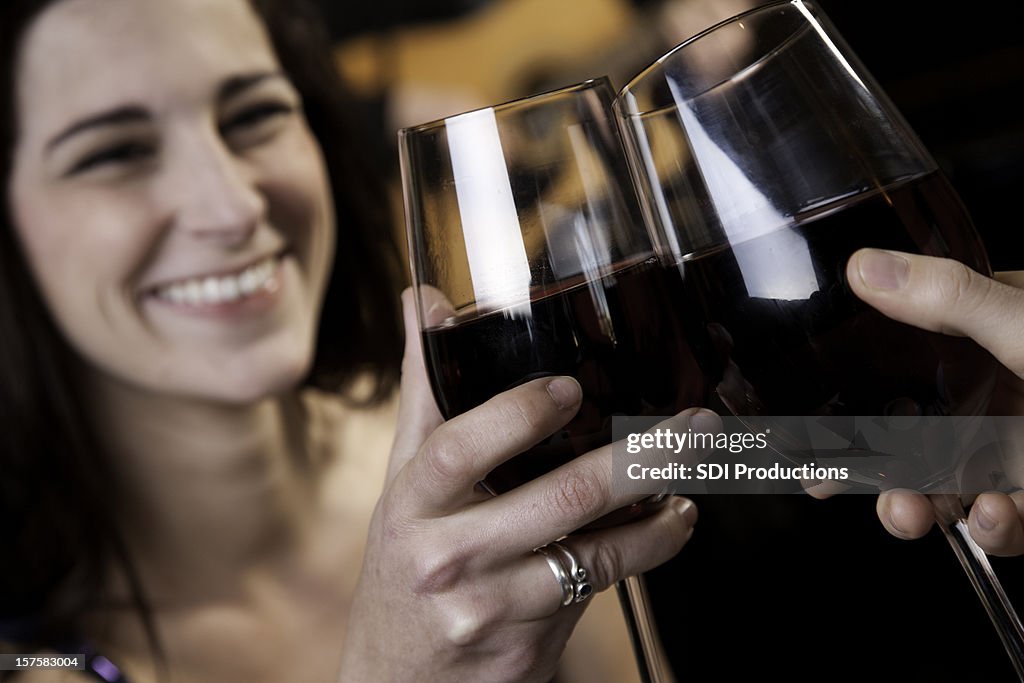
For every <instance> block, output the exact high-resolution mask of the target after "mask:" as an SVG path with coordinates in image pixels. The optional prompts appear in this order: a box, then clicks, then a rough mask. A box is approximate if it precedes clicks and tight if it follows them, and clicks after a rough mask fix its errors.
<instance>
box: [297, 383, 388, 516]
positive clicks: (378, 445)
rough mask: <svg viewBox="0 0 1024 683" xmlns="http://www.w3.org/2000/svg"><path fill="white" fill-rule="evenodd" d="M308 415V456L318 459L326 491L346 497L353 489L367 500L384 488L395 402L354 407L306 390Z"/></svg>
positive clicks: (337, 396)
mask: <svg viewBox="0 0 1024 683" xmlns="http://www.w3.org/2000/svg"><path fill="white" fill-rule="evenodd" d="M303 403H304V406H305V410H306V412H307V414H308V415H309V420H308V422H309V435H310V443H311V446H312V448H313V450H314V451H315V452H317V453H319V454H320V456H319V458H318V459H319V460H321V462H323V464H324V474H325V476H327V477H329V479H330V480H331V481H332V482H333V484H332V486H330V487H328V489H329V490H331V489H333V490H335V491H345V492H346V495H351V494H352V488H353V485H356V486H357V487H358V488H361V489H362V490H363V491H364V492H369V493H372V494H373V499H372V501H370V502H371V506H372V503H374V502H376V496H377V495H379V493H380V489H381V487H382V486H383V483H384V476H385V473H386V471H387V463H388V457H389V453H390V451H391V442H392V440H393V439H394V433H395V425H396V423H397V418H398V397H397V393H396V395H394V396H391V397H388V398H387V399H386V400H384V401H382V402H379V403H377V404H374V405H359V404H356V403H354V402H351V401H348V400H345V399H344V398H343V397H341V396H339V395H337V394H331V393H327V392H323V391H315V390H310V391H307V392H305V393H304V394H303Z"/></svg>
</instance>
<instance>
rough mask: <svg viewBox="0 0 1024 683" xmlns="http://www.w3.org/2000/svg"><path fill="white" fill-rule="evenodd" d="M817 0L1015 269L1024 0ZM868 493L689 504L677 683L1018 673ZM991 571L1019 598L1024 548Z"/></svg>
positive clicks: (387, 0) (359, 26)
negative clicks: (692, 522) (887, 527)
mask: <svg viewBox="0 0 1024 683" xmlns="http://www.w3.org/2000/svg"><path fill="white" fill-rule="evenodd" d="M552 1H557V0H552ZM323 3H324V5H325V8H326V9H327V11H328V12H329V14H330V16H331V26H332V29H333V30H334V31H335V34H336V36H337V37H339V38H343V37H346V36H350V35H354V34H358V33H360V32H362V31H365V30H389V29H392V28H394V27H395V26H399V25H404V24H407V23H408V22H424V21H434V20H443V19H451V18H452V17H456V16H460V15H461V14H463V13H466V12H472V11H476V10H478V9H479V7H481V6H483V5H485V4H487V1H486V0H476V1H474V0H449V1H443V0H432V1H431V2H416V1H413V0H402V1H399V0H377V2H374V3H363V4H360V5H359V6H353V5H352V4H351V3H347V2H346V3H340V2H328V1H327V0H323ZM638 4H639V3H638ZM643 4H645V5H651V4H654V3H651V2H646V3H643ZM820 4H821V5H822V6H823V7H824V9H825V10H826V12H827V13H828V14H829V16H830V17H831V18H832V20H833V22H834V23H835V24H836V25H837V26H838V28H839V30H840V31H841V32H842V34H843V35H844V36H845V38H846V39H847V42H848V43H850V45H851V46H852V47H853V49H854V50H855V51H856V52H857V53H858V55H859V56H860V58H861V59H862V61H863V62H864V63H865V64H866V65H867V67H868V69H869V70H870V71H871V72H872V73H873V74H874V75H875V77H876V78H877V79H878V80H879V81H880V82H881V83H882V85H883V87H884V88H885V89H886V91H887V92H888V93H889V95H890V96H891V97H892V99H893V100H894V101H895V102H896V104H897V106H898V107H899V108H900V109H901V111H902V112H903V113H904V115H905V116H906V117H907V119H908V120H909V121H910V123H911V125H912V126H913V127H914V128H915V129H916V130H917V132H918V133H919V135H920V136H921V138H922V139H923V141H924V143H925V144H926V146H928V147H929V149H931V151H932V153H933V154H934V155H935V157H936V159H937V160H938V162H939V164H940V166H941V167H942V169H943V170H944V171H945V172H946V174H947V175H948V176H949V178H950V180H951V181H952V183H953V185H954V187H956V189H957V190H958V191H959V193H960V194H961V196H962V198H963V200H964V202H965V204H966V205H967V207H968V209H969V210H970V212H971V214H972V216H973V217H974V219H975V223H976V225H977V227H978V229H979V231H980V232H981V234H982V237H983V240H984V241H985V243H986V246H987V247H988V250H989V255H990V258H991V261H992V264H993V267H994V268H995V269H996V270H1009V269H1016V268H1024V252H1022V251H1021V249H1020V248H1019V246H1018V244H1019V240H1018V237H1017V233H1018V231H1019V229H1020V225H1019V219H1018V215H1017V204H1018V202H1019V200H1020V194H1019V193H1024V183H1022V181H1024V117H1022V115H1021V113H1020V108H1019V105H1018V101H1019V100H1020V99H1021V98H1020V97H1019V93H1020V92H1021V91H1024V38H1022V35H1021V32H1022V31H1024V21H1022V20H1024V3H1020V2H1007V1H1005V0H1000V1H996V2H985V3H982V2H974V3H943V4H940V3H935V2H922V1H914V2H888V3H880V2H875V3H866V2H848V1H847V2H840V1H839V0H822V2H821V3H820ZM585 20H586V19H585V17H582V18H581V21H585ZM567 82H568V81H567ZM520 94H526V93H520ZM516 96H518V94H517V95H516ZM382 97H383V98H386V97H387V93H384V94H383V96H382ZM381 111H383V103H382V102H368V103H367V112H368V115H367V120H368V122H371V123H372V124H373V125H375V126H377V128H378V132H379V139H380V140H381V156H382V159H384V161H385V166H388V165H389V160H393V156H394V155H393V150H392V148H391V145H392V144H393V143H392V141H393V139H394V131H392V130H387V126H386V125H385V124H383V123H382V121H383V117H382V116H381V115H380V113H381ZM391 163H393V161H391ZM392 168H393V167H392ZM874 501H875V499H874V497H869V496H847V497H840V498H837V499H833V500H830V501H825V502H820V501H813V500H810V499H808V498H807V497H804V496H787V497H769V496H734V497H728V496H715V497H705V498H702V499H700V500H698V505H699V508H700V514H701V521H700V523H699V525H698V531H697V533H696V534H695V535H694V537H693V540H692V541H691V543H690V545H689V546H688V547H687V548H686V549H685V550H684V551H683V553H682V554H681V556H680V557H679V558H678V559H677V560H676V561H674V562H673V563H671V564H669V565H667V566H665V567H663V568H662V569H660V570H658V571H657V572H655V573H654V574H653V575H652V577H651V578H652V581H653V586H654V593H655V595H656V597H657V600H658V607H659V619H660V621H661V622H662V630H663V638H664V640H665V642H666V646H667V647H668V649H669V650H670V651H671V652H672V653H673V657H674V658H675V661H676V664H677V668H678V670H679V671H680V672H681V674H682V679H683V680H684V681H687V682H696V681H733V680H762V679H768V678H771V679H778V680H784V681H833V680H835V681H846V680H864V681H929V682H939V681H984V682H988V681H993V682H998V681H1012V680H1015V677H1014V675H1013V671H1012V669H1011V668H1010V666H1009V664H1008V663H1007V661H1006V658H1005V655H1004V654H1003V652H1002V649H1001V645H1000V643H999V641H998V639H997V638H996V636H995V633H994V631H993V629H992V627H991V626H990V625H989V623H988V620H987V616H986V615H985V613H984V611H983V609H982V608H981V606H980V603H978V601H977V599H976V597H975V596H974V593H973V590H972V588H971V586H970V584H969V583H968V581H967V579H966V577H965V576H964V574H963V572H962V570H961V569H960V568H959V565H958V564H957V561H956V559H955V557H954V556H953V554H952V552H951V550H950V549H949V548H948V546H947V545H946V542H945V540H944V539H943V538H942V537H941V535H940V534H938V532H933V533H932V534H931V535H930V536H929V537H928V538H926V539H924V540H921V541H917V542H903V541H899V540H896V539H894V538H891V537H890V536H888V535H887V534H886V533H885V532H884V531H883V530H882V528H881V526H880V525H879V524H878V522H877V521H876V519H875V514H874ZM994 564H996V567H997V571H999V572H1000V573H1001V575H1002V577H1003V578H1004V581H1005V582H1006V585H1007V588H1008V591H1009V593H1010V594H1011V598H1013V599H1014V600H1015V602H1016V604H1017V605H1019V606H1021V607H1022V608H1024V558H1020V559H1011V560H998V559H997V560H995V561H994Z"/></svg>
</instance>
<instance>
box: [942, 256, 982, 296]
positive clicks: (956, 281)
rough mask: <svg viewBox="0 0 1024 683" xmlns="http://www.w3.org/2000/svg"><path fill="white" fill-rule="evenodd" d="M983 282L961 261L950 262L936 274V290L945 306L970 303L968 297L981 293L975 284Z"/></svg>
mask: <svg viewBox="0 0 1024 683" xmlns="http://www.w3.org/2000/svg"><path fill="white" fill-rule="evenodd" d="M983 280H984V278H975V277H974V273H973V272H972V271H971V269H970V268H968V267H967V266H965V265H964V264H962V263H960V262H959V261H949V262H948V263H946V264H944V266H943V267H942V268H941V269H939V271H938V273H937V274H936V290H937V292H938V295H939V299H940V301H941V302H942V303H943V304H945V305H947V306H960V305H963V304H965V303H968V297H970V296H973V295H974V293H979V292H977V287H978V285H977V284H975V283H976V282H978V281H983ZM980 293H981V294H983V292H980Z"/></svg>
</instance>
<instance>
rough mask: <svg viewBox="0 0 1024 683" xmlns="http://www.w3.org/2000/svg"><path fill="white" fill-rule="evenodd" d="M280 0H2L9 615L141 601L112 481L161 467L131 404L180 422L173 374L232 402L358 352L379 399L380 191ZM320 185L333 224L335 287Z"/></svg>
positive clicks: (32, 633) (195, 390) (388, 341)
mask: <svg viewBox="0 0 1024 683" xmlns="http://www.w3.org/2000/svg"><path fill="white" fill-rule="evenodd" d="M284 4H285V3H277V2H257V3H254V5H253V6H254V7H255V8H256V10H257V12H258V14H254V13H253V12H252V10H251V9H249V7H248V6H247V5H246V4H245V3H242V2H228V3H203V2H173V3H165V2H141V3H139V2H132V3H124V2H113V3H111V2H95V1H91V0H65V1H63V2H42V1H25V0H15V1H14V2H12V3H5V6H4V8H3V10H0V19H2V20H0V33H2V36H0V46H2V47H0V50H3V52H4V54H3V55H2V56H0V67H2V69H0V71H2V75H0V116H2V118H0V135H2V137H0V150H2V151H3V154H2V155H0V179H2V180H3V186H4V187H5V188H6V189H5V195H6V199H7V201H6V206H7V211H6V212H5V214H4V215H0V242H2V244H0V330H2V332H0V339H2V347H0V379H2V382H0V384H2V386H0V405H2V410H0V414H2V416H3V417H2V418H0V419H2V420H3V424H2V427H3V428H2V429H0V471H2V472H3V477H2V483H0V487H2V488H0V493H2V496H0V520H2V521H0V528H2V529H3V538H4V543H5V546H6V547H5V553H4V556H5V558H6V559H5V561H4V563H3V567H2V568H0V580H2V581H0V620H2V621H0V626H2V627H3V628H2V633H0V635H5V636H6V637H7V638H8V639H12V640H18V641H20V642H22V643H25V644H33V645H44V644H49V645H56V644H58V643H62V642H67V641H68V639H69V638H72V637H73V636H75V635H76V631H78V630H79V629H81V625H82V624H81V619H82V616H83V615H84V614H87V613H90V612H92V611H95V610H96V609H97V608H98V606H99V605H101V604H107V605H109V603H110V601H111V595H112V594H116V593H117V591H114V590H111V586H110V584H111V581H112V578H111V577H112V576H114V575H116V576H117V577H118V578H119V580H120V581H121V588H122V589H124V590H123V592H122V593H121V594H120V595H118V597H117V598H116V599H115V601H116V600H117V599H121V598H127V599H129V600H130V601H132V602H134V604H136V605H137V606H139V607H143V608H144V607H145V606H146V604H147V601H146V599H145V597H144V595H145V593H144V592H143V590H142V587H141V583H140V581H141V580H142V578H141V577H140V574H141V573H144V572H142V570H141V567H140V565H142V564H144V558H143V553H141V552H139V551H138V550H137V549H136V548H133V549H132V550H129V546H133V545H135V544H134V543H133V542H132V541H133V540H134V539H132V538H131V534H132V533H133V531H131V530H129V529H128V528H127V526H128V525H125V524H124V523H123V519H124V514H125V510H126V508H125V502H126V500H128V499H129V498H140V497H142V496H143V495H147V496H150V497H153V494H152V492H151V491H145V490H144V487H145V486H146V485H147V484H149V485H152V484H153V483H154V482H153V481H151V479H152V478H154V477H155V475H157V474H158V473H160V474H163V475H166V474H167V470H166V469H165V468H161V467H160V466H159V459H160V458H162V457H168V454H167V453H166V452H165V451H168V450H170V449H171V446H172V444H174V442H173V441H172V440H170V439H168V438H167V434H160V433H159V432H157V433H154V432H153V431H152V430H148V431H147V430H146V429H143V428H141V425H142V423H143V422H156V420H155V419H153V418H152V416H154V415H160V416H161V417H160V420H159V422H160V423H162V425H163V428H164V429H165V430H167V431H168V432H173V430H174V429H175V427H174V425H175V424H180V420H181V419H186V418H185V417H184V415H183V413H182V411H183V404H182V403H181V401H177V402H174V401H172V400H170V398H171V397H176V398H178V399H181V398H186V397H187V398H190V399H193V401H192V402H188V403H185V404H184V408H188V409H192V408H193V406H194V405H195V401H201V402H204V403H210V402H213V403H216V404H218V405H219V409H220V411H221V412H220V416H221V417H222V418H227V417H228V416H229V414H230V413H231V411H230V410H229V408H228V406H232V405H234V406H237V405H239V404H241V403H246V402H251V401H254V400H257V399H261V398H264V397H267V396H273V395H279V394H280V393H281V392H282V391H283V390H285V389H291V388H292V387H294V386H295V385H296V384H297V383H300V382H301V381H303V380H304V381H305V383H306V384H308V385H311V386H319V387H322V388H330V389H332V390H341V389H343V388H344V387H345V386H346V385H347V384H348V383H350V382H351V381H353V380H355V379H356V378H357V376H358V377H363V378H364V379H365V378H366V376H367V375H368V376H369V377H371V378H375V379H376V390H375V391H371V392H370V397H371V399H378V398H383V397H385V396H387V394H388V392H389V391H390V390H391V388H392V387H393V386H394V380H395V379H396V371H397V360H398V357H399V353H400V344H401V335H400V332H399V330H398V328H397V319H398V318H397V312H396V305H397V286H398V281H399V275H398V265H397V258H396V255H395V251H394V249H393V247H392V245H391V243H390V241H389V240H388V234H389V229H390V228H389V222H388V216H387V211H386V208H385V207H386V203H385V202H386V200H385V198H384V194H383V191H382V188H380V187H379V186H378V185H377V184H376V183H375V182H374V176H373V174H371V173H366V172H365V165H366V162H365V158H363V157H361V156H360V153H359V145H358V140H357V139H355V137H354V136H353V135H352V131H353V130H354V127H353V126H352V125H351V124H347V123H346V121H347V118H348V105H347V100H346V98H345V95H344V90H343V89H342V88H341V87H340V83H338V80H337V78H336V77H335V75H334V72H333V70H332V68H331V65H330V63H329V62H326V61H324V60H322V59H319V53H318V52H317V48H318V47H320V48H323V44H322V43H318V40H319V39H320V36H319V34H318V33H317V32H316V31H315V30H313V29H312V28H311V27H312V26H313V23H312V21H310V20H309V19H308V18H306V17H304V16H303V15H302V14H301V12H300V11H299V8H298V7H295V6H294V4H293V3H287V4H288V5H289V7H288V8H287V13H286V12H285V11H283V10H284V9H285V8H284V7H283V5H284ZM129 6H134V7H137V9H135V10H134V11H130V10H128V8H129ZM257 16H261V17H264V18H265V19H266V24H264V23H263V21H260V20H259V19H258V18H257ZM264 26H268V27H270V28H271V31H270V33H269V34H268V33H267V31H266V29H265V28H264ZM115 35H116V36H117V38H116V39H112V36H115ZM182 35H188V36H190V39H189V41H187V42H186V41H181V40H180V39H177V38H175V36H182ZM271 43H273V47H272V46H271ZM17 47H20V51H19V52H15V48H17ZM275 48H276V50H275ZM323 49H326V48H323ZM321 148H322V149H323V150H324V151H323V153H321ZM332 190H333V191H332ZM335 211H336V212H337V216H338V220H337V224H338V226H339V230H340V239H338V240H337V241H339V242H340V243H341V244H343V245H344V248H343V249H338V250H337V253H336V254H335V255H334V256H333V260H334V262H335V264H336V267H335V268H334V270H333V280H332V282H331V284H330V287H328V286H327V281H328V278H329V277H332V276H331V275H330V272H331V261H332V254H333V253H334V245H335V241H336V237H335V223H336V221H335V215H334V214H335ZM22 254H23V255H24V260H23V259H22V257H21V255H22ZM26 266H27V267H26ZM324 297H326V300H327V306H328V310H329V315H324V316H322V317H321V316H320V311H321V307H322V306H323V302H324ZM318 327H319V336H317V334H316V332H317V330H318ZM314 343H315V348H316V349H317V353H316V355H314V353H313V349H314ZM364 390H365V387H364ZM362 395H363V396H366V393H365V391H364V393H363V394H362ZM262 412H263V413H264V414H266V413H267V412H268V410H267V409H266V408H264V409H263V410H262ZM194 413H195V411H194V410H192V414H193V417H194ZM126 416H130V417H126ZM146 416H150V417H149V418H147V417H146ZM235 417H236V419H235V422H236V423H238V424H237V426H238V427H239V428H242V425H243V422H246V423H248V424H249V425H250V426H252V425H255V424H262V423H263V422H264V421H265V420H262V419H250V420H248V421H242V422H240V421H239V420H238V419H237V417H238V416H237V415H236V416H235ZM127 423H132V424H135V425H138V426H139V427H140V428H139V429H135V430H126V429H124V425H125V424H127ZM148 426H153V425H148ZM264 431H265V429H264ZM132 441H141V442H145V443H146V444H147V445H146V447H145V448H144V449H143V451H142V453H141V454H140V455H143V456H144V457H145V458H147V459H151V460H147V461H138V462H135V461H134V459H133V460H132V461H131V462H132V463H133V466H132V471H133V472H134V475H132V476H129V473H128V472H127V471H126V470H127V468H126V466H125V465H126V461H128V459H127V458H126V457H125V455H126V453H132V452H133V450H134V449H133V448H132V447H131V445H129V443H130V442H132ZM176 445H178V446H181V445H182V444H181V443H180V442H177V443H176ZM142 475H146V476H145V478H143V476H142ZM129 482H130V483H129ZM168 483H170V482H168ZM129 489H130V490H129ZM229 490H230V489H229V487H225V488H224V489H223V491H222V493H224V494H228V492H229ZM164 498H166V496H164ZM167 502H168V503H170V501H167ZM117 518H121V520H120V521H118V519H117ZM136 531H137V530H136ZM151 531H152V529H151ZM143 614H151V610H148V609H143ZM146 621H147V624H149V625H150V627H152V622H151V620H150V619H147V620H146ZM150 634H151V637H152V636H154V635H155V631H153V630H152V628H151V629H150ZM154 642H155V639H154Z"/></svg>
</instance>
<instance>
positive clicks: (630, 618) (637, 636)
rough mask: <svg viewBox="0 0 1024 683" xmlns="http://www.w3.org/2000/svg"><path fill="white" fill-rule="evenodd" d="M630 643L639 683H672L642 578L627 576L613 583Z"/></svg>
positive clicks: (670, 670)
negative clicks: (627, 629) (638, 672)
mask: <svg viewBox="0 0 1024 683" xmlns="http://www.w3.org/2000/svg"><path fill="white" fill-rule="evenodd" d="M615 588H616V590H617V591H618V593H619V602H620V603H621V604H622V612H623V614H624V615H625V617H626V625H627V626H628V628H629V637H630V639H631V640H632V641H633V652H634V654H635V655H636V662H637V668H638V669H639V671H640V680H641V681H643V683H676V677H675V676H674V675H673V673H672V667H671V665H670V664H669V663H668V659H667V658H666V656H665V650H664V648H663V647H662V645H661V639H660V638H659V637H658V629H657V626H656V625H655V622H654V614H653V613H652V612H651V607H650V602H649V598H648V596H647V587H646V586H645V585H644V578H643V576H642V575H641V576H630V577H629V578H627V579H625V580H623V581H619V582H618V583H617V584H615Z"/></svg>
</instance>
